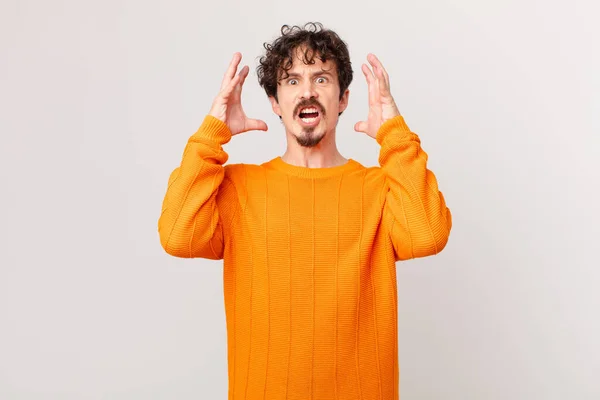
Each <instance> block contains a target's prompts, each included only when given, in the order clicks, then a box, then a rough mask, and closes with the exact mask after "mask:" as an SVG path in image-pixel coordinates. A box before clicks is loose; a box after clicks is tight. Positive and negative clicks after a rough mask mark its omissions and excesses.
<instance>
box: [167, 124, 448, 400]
mask: <svg viewBox="0 0 600 400" xmlns="http://www.w3.org/2000/svg"><path fill="white" fill-rule="evenodd" d="M230 140H231V132H230V131H229V129H228V128H227V125H225V124H224V123H223V122H221V121H220V120H218V119H216V118H214V117H212V116H207V117H206V118H205V119H204V121H203V123H202V124H201V126H200V127H199V129H198V130H197V132H195V133H194V134H193V135H192V136H191V137H190V138H189V140H188V142H187V145H186V147H185V150H184V153H183V157H182V160H181V164H180V166H179V167H177V168H176V169H175V170H174V171H173V172H172V174H171V175H170V178H169V182H168V187H167V191H166V194H165V197H164V200H163V206H162V213H161V215H160V218H159V221H158V231H159V234H160V242H161V244H162V247H163V248H164V249H165V251H166V252H167V253H168V254H171V255H173V256H176V257H186V258H191V257H202V258H208V259H223V266H224V269H223V284H224V293H225V299H224V301H225V311H226V323H227V354H228V378H229V400H242V399H244V400H258V399H260V400H279V399H289V400H309V399H310V400H333V399H340V400H354V399H364V400H374V399H381V400H388V399H389V400H396V399H398V389H399V388H398V382H399V370H398V342H397V338H398V334H397V326H398V320H397V316H398V304H397V294H396V293H397V292H396V269H395V262H396V261H399V260H407V259H411V258H415V257H425V256H429V255H434V254H437V253H439V252H440V251H441V250H442V249H443V248H444V247H445V245H446V243H447V241H448V237H449V233H450V229H451V226H452V219H451V214H450V211H449V209H448V208H447V207H446V204H445V201H444V197H443V195H442V193H441V192H440V191H439V190H438V184H437V180H436V178H435V176H434V174H433V173H432V172H431V171H429V170H428V169H427V165H426V164H427V154H426V153H425V152H424V151H423V150H422V149H421V146H420V140H419V137H418V136H417V135H416V134H415V133H413V132H411V130H410V129H409V128H408V126H407V125H406V123H405V121H404V118H403V117H402V116H397V117H395V118H393V119H391V120H388V121H386V122H385V123H384V124H383V125H382V126H381V128H380V130H379V132H378V133H377V137H376V140H377V142H378V143H379V144H380V145H381V150H380V157H379V163H380V165H379V166H377V167H369V168H366V167H364V166H363V165H361V164H360V163H358V162H357V161H355V160H352V159H351V160H349V161H348V162H347V163H346V164H344V165H341V166H336V167H330V168H306V167H299V166H294V165H290V164H287V163H285V162H284V161H283V160H282V159H281V158H280V157H277V158H275V159H273V160H270V161H268V162H265V163H263V164H261V165H254V164H228V165H225V163H226V162H227V160H228V155H227V153H226V152H225V151H224V150H223V145H224V144H226V143H227V142H229V141H230Z"/></svg>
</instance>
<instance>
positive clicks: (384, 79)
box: [367, 54, 390, 95]
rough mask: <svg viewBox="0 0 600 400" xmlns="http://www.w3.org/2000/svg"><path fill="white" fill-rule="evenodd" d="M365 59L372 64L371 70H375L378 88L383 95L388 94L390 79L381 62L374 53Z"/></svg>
mask: <svg viewBox="0 0 600 400" xmlns="http://www.w3.org/2000/svg"><path fill="white" fill-rule="evenodd" d="M367 59H368V60H369V63H371V65H372V66H373V71H374V72H375V77H376V78H377V81H378V82H379V90H380V93H381V94H383V95H388V94H389V92H390V80H389V75H388V74H387V71H386V70H385V68H384V67H383V64H382V63H381V61H379V59H378V58H377V56H376V55H375V54H369V55H368V57H367Z"/></svg>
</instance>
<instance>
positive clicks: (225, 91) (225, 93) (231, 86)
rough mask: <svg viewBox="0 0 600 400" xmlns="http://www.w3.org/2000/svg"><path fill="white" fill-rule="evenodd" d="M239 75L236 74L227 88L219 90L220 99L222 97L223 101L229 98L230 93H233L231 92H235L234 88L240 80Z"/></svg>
mask: <svg viewBox="0 0 600 400" xmlns="http://www.w3.org/2000/svg"><path fill="white" fill-rule="evenodd" d="M241 78H242V77H241V75H240V74H237V75H236V76H235V77H234V78H233V79H232V80H231V81H230V82H229V84H228V85H227V86H225V88H224V89H223V90H221V97H223V98H224V99H227V98H229V96H230V95H231V93H233V91H234V90H235V88H236V86H237V85H238V84H239V83H240V80H241Z"/></svg>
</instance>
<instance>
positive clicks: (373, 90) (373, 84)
mask: <svg viewBox="0 0 600 400" xmlns="http://www.w3.org/2000/svg"><path fill="white" fill-rule="evenodd" d="M362 72H363V74H364V75H365V77H366V78H367V85H368V89H369V106H373V105H375V104H377V100H378V96H377V91H378V88H377V80H376V79H375V76H374V75H373V72H372V71H371V69H370V68H369V67H368V66H367V65H366V64H363V65H362Z"/></svg>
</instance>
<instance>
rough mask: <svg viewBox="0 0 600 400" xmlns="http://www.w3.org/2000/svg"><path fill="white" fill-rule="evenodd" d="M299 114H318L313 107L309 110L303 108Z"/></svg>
mask: <svg viewBox="0 0 600 400" xmlns="http://www.w3.org/2000/svg"><path fill="white" fill-rule="evenodd" d="M300 112H301V113H316V112H318V110H317V109H316V108H314V107H311V108H303V109H302V110H300Z"/></svg>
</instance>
